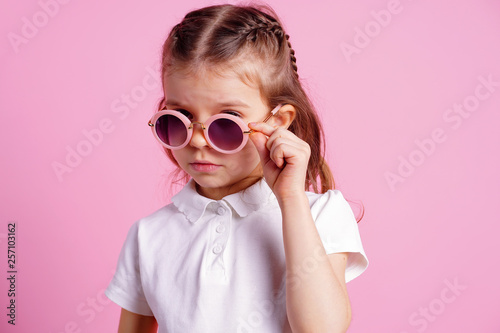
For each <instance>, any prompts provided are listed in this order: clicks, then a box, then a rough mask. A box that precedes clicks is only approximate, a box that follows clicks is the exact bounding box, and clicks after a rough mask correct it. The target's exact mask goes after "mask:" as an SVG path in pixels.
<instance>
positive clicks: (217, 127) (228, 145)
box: [208, 118, 243, 151]
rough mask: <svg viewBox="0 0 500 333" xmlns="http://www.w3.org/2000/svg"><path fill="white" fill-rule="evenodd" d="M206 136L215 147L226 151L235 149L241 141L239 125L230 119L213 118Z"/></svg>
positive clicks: (241, 134)
mask: <svg viewBox="0 0 500 333" xmlns="http://www.w3.org/2000/svg"><path fill="white" fill-rule="evenodd" d="M208 136H209V137H210V141H212V143H213V144H214V145H216V146H217V148H219V149H222V150H226V151H231V150H235V149H237V148H238V147H239V146H240V145H241V143H242V142H243V132H242V131H241V127H240V126H239V125H238V124H237V123H235V122H234V121H232V120H231V119H224V118H219V119H216V120H214V121H213V122H212V123H211V124H210V127H209V128H208Z"/></svg>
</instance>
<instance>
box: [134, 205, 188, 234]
mask: <svg viewBox="0 0 500 333" xmlns="http://www.w3.org/2000/svg"><path fill="white" fill-rule="evenodd" d="M178 214H179V210H178V209H177V208H176V207H175V205H174V204H172V203H170V204H168V205H165V206H163V207H161V208H159V209H157V210H156V211H154V212H152V213H151V214H149V215H146V216H145V217H143V218H141V219H139V220H136V221H135V222H134V223H133V224H132V225H131V226H130V228H129V231H128V237H135V238H140V237H141V236H145V235H146V234H150V233H154V232H155V230H157V229H158V228H159V227H161V226H163V225H165V224H166V223H165V222H167V221H175V220H176V219H177V220H178V219H179V216H177V215H178Z"/></svg>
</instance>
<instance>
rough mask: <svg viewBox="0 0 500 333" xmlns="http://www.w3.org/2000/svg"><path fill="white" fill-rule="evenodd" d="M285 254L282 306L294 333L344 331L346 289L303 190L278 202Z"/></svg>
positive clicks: (348, 315) (345, 326) (346, 307)
mask: <svg viewBox="0 0 500 333" xmlns="http://www.w3.org/2000/svg"><path fill="white" fill-rule="evenodd" d="M280 207H281V211H282V216H283V241H284V247H285V255H286V267H287V268H286V274H287V283H286V306H287V315H288V319H289V322H290V326H291V327H292V331H293V332H294V333H299V332H300V333H301V332H321V333H324V332H345V331H346V329H347V327H348V326H349V321H350V304H349V298H348V295H347V292H346V291H345V290H344V288H343V287H342V284H341V282H340V281H339V279H338V278H337V276H336V275H335V273H334V270H333V267H332V265H331V264H330V261H329V260H328V256H327V254H326V252H325V250H324V247H323V245H322V243H321V239H320V237H319V234H318V231H317V229H316V226H315V224H314V221H313V219H312V216H311V210H310V207H309V202H308V199H307V197H306V195H305V193H300V194H298V195H297V196H294V197H288V198H287V199H286V200H282V201H280Z"/></svg>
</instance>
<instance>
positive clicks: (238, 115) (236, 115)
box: [223, 110, 242, 118]
mask: <svg viewBox="0 0 500 333" xmlns="http://www.w3.org/2000/svg"><path fill="white" fill-rule="evenodd" d="M223 112H224V113H225V114H230V115H232V116H235V117H240V118H242V115H241V114H240V113H239V112H236V111H231V110H227V111H223Z"/></svg>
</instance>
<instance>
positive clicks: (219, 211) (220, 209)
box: [217, 206, 226, 215]
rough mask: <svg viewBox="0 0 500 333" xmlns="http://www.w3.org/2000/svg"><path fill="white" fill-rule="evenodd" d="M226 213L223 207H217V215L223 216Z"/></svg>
mask: <svg viewBox="0 0 500 333" xmlns="http://www.w3.org/2000/svg"><path fill="white" fill-rule="evenodd" d="M225 212H226V209H225V208H224V207H222V206H221V207H219V208H217V214H219V215H224V213H225Z"/></svg>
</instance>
